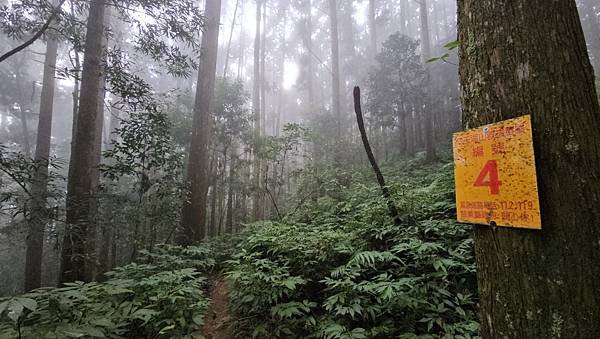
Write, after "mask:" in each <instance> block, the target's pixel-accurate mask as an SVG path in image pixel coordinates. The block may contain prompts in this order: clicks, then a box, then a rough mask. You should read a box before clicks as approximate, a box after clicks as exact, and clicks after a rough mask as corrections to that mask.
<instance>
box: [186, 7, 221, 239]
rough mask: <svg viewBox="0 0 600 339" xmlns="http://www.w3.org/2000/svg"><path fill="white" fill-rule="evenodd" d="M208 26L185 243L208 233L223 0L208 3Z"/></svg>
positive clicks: (200, 74)
mask: <svg viewBox="0 0 600 339" xmlns="http://www.w3.org/2000/svg"><path fill="white" fill-rule="evenodd" d="M205 15H206V18H207V19H206V20H207V22H206V26H205V31H204V34H203V36H202V46H201V48H202V51H203V54H202V57H201V59H200V68H199V71H198V85H197V88H196V103H195V105H194V122H193V132H192V143H191V146H190V157H189V164H188V173H187V175H188V182H189V185H190V197H189V200H188V199H186V200H185V202H184V207H183V216H182V226H183V229H184V232H185V234H184V237H182V239H181V240H182V243H183V244H189V243H190V242H191V241H201V240H202V239H203V237H204V234H205V233H206V208H207V206H206V198H207V193H208V186H209V175H210V173H209V164H208V162H209V159H208V152H209V147H208V146H209V139H210V135H211V129H212V128H211V124H212V118H211V104H212V103H211V102H212V98H213V96H214V90H215V76H216V75H215V72H216V69H217V51H218V45H219V20H220V18H221V0H207V1H206V5H205Z"/></svg>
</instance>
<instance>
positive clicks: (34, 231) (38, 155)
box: [25, 37, 58, 291]
mask: <svg viewBox="0 0 600 339" xmlns="http://www.w3.org/2000/svg"><path fill="white" fill-rule="evenodd" d="M57 53H58V41H57V40H55V39H53V38H52V37H49V39H48V41H47V42H46V60H45V62H44V78H43V82H42V94H41V99H40V116H39V120H38V129H37V141H36V143H37V144H36V147H35V163H36V170H35V173H34V178H33V183H32V187H31V193H32V201H31V209H30V215H29V218H30V219H29V234H28V236H27V241H26V245H27V252H26V255H25V291H30V290H32V289H35V288H38V287H40V286H41V276H42V254H43V249H44V228H45V227H46V224H47V223H48V211H47V208H46V200H47V195H48V165H49V158H50V144H51V140H52V113H53V106H54V87H55V86H54V85H55V79H54V74H55V70H56V56H57Z"/></svg>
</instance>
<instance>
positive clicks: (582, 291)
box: [458, 0, 600, 338]
mask: <svg viewBox="0 0 600 339" xmlns="http://www.w3.org/2000/svg"><path fill="white" fill-rule="evenodd" d="M458 5H459V8H458V13H459V22H458V24H459V41H461V45H460V56H461V61H460V77H461V82H462V87H461V88H462V102H463V109H464V125H465V127H466V128H473V127H478V126H481V125H484V124H488V123H493V122H497V121H501V120H504V119H509V118H514V117H517V116H520V115H524V114H531V115H532V120H533V139H534V146H535V151H536V164H537V170H538V171H537V172H538V183H539V195H540V203H541V211H542V225H543V229H542V230H541V231H527V230H515V229H509V228H495V227H487V226H476V227H475V249H476V258H477V275H478V282H479V291H480V305H481V325H482V327H481V333H482V335H483V337H485V338H596V337H597V336H598V333H600V307H598V305H600V280H599V279H598V277H600V265H598V262H599V260H600V245H599V244H600V227H599V225H600V210H599V209H598V206H600V177H599V173H600V139H599V138H598V130H600V108H599V107H598V99H597V97H596V90H595V88H594V76H593V71H592V67H591V65H590V62H589V59H588V54H587V50H586V45H585V41H584V38H583V32H582V29H581V24H580V22H579V18H578V16H577V8H576V6H575V1H574V0H565V1H545V0H511V1H508V0H498V1H477V0H459V2H458ZM501 174H502V173H501ZM500 179H501V180H511V178H508V177H507V178H500Z"/></svg>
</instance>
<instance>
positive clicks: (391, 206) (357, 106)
mask: <svg viewBox="0 0 600 339" xmlns="http://www.w3.org/2000/svg"><path fill="white" fill-rule="evenodd" d="M354 112H355V113H356V122H357V124H358V129H359V131H360V136H361V139H362V143H363V146H364V147H365V152H366V153H367V158H369V162H370V163H371V168H373V172H374V173H375V176H376V177H377V183H378V184H379V187H381V192H382V193H383V197H384V198H385V199H386V202H387V205H388V210H389V212H390V217H392V219H394V224H396V226H398V225H400V224H401V222H402V221H401V220H400V216H399V215H398V208H397V207H396V204H395V203H394V200H393V199H392V195H391V194H390V190H389V188H388V186H387V185H386V184H385V179H384V177H383V174H381V170H380V169H379V165H378V164H377V160H376V159H375V156H374V155H373V150H372V149H371V145H370V144H369V138H367V132H366V130H365V123H364V120H363V113H362V106H361V102H360V88H359V87H354Z"/></svg>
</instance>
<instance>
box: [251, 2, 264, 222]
mask: <svg viewBox="0 0 600 339" xmlns="http://www.w3.org/2000/svg"><path fill="white" fill-rule="evenodd" d="M262 3H263V0H256V30H255V35H254V77H253V85H252V113H253V117H254V139H255V142H258V140H259V139H260V135H261V134H260V132H261V104H260V103H261V100H260V99H261V98H260V79H261V78H260V48H261V41H260V40H261V33H260V22H261V5H262ZM257 151H258V150H257V149H254V166H253V167H254V169H253V172H254V173H253V178H252V181H253V184H254V202H253V212H254V213H253V216H254V220H260V219H262V216H261V211H262V206H261V205H262V204H261V202H262V201H261V200H262V194H261V193H260V181H261V180H260V178H261V176H260V172H261V161H260V159H259V157H258V154H257Z"/></svg>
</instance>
